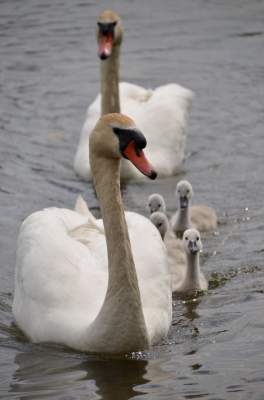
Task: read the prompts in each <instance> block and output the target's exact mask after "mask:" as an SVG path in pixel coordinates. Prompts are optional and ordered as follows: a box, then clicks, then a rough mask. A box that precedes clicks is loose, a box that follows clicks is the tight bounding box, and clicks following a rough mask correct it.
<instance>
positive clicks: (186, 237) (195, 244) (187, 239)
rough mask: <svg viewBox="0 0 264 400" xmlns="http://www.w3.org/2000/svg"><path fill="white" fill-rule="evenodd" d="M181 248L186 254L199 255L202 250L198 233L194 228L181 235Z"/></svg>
mask: <svg viewBox="0 0 264 400" xmlns="http://www.w3.org/2000/svg"><path fill="white" fill-rule="evenodd" d="M183 246H184V250H185V252H186V254H190V255H195V254H197V253H199V252H200V251H201V250H202V248H203V244H202V241H201V235H200V232H198V231H197V229H194V228H191V229H187V230H186V231H185V232H184V234H183Z"/></svg>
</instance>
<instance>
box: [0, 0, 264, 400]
mask: <svg viewBox="0 0 264 400" xmlns="http://www.w3.org/2000/svg"><path fill="white" fill-rule="evenodd" d="M150 3H151V5H150ZM112 6H114V8H115V9H116V11H118V12H119V13H120V14H121V15H122V17H123V20H124V27H125V39H124V43H123V47H122V55H121V70H120V74H121V79H122V80H125V81H128V82H132V83H136V84H139V85H143V86H145V87H156V86H158V85H161V84H163V83H169V82H178V83H179V84H182V85H184V86H186V87H188V88H190V89H192V90H193V91H194V92H195V94H196V97H195V100H194V105H193V109H192V113H191V120H190V133H189V137H188V148H187V152H188V155H189V156H188V157H187V159H186V162H185V164H184V166H183V169H182V172H181V174H179V176H177V177H170V178H165V179H161V180H157V181H155V182H150V181H144V182H139V183H137V182H130V183H128V184H127V185H125V186H124V187H123V197H124V202H125V205H126V208H127V209H131V210H134V211H137V212H140V213H142V214H145V213H146V210H145V204H146V199H147V198H148V196H149V195H150V194H151V193H153V192H159V193H162V194H163V195H164V197H165V199H166V203H167V208H168V213H169V214H172V213H173V212H174V211H175V207H176V204H175V198H174V195H173V193H174V190H175V186H176V183H177V181H178V180H179V179H182V178H186V179H188V180H190V181H191V182H192V185H193V187H194V192H195V198H194V200H195V202H197V203H203V204H208V205H211V206H213V207H215V208H216V210H217V212H218V214H219V216H220V222H221V223H220V224H219V229H218V232H217V234H215V235H206V236H203V243H204V254H203V257H202V259H201V263H202V269H203V271H204V273H205V275H206V277H207V278H208V280H209V283H210V285H209V291H208V293H206V294H204V295H199V296H197V297H195V298H194V299H192V298H190V299H180V298H174V299H173V324H172V327H171V330H170V334H169V337H168V339H166V340H164V342H163V343H161V344H160V345H159V346H155V347H154V348H152V349H150V350H149V351H146V352H143V353H140V354H136V355H130V356H128V357H126V358H124V359H113V360H110V359H104V358H99V357H92V356H87V355H84V354H79V353H75V352H70V351H66V350H65V349H62V348H60V347H56V346H53V347H51V346H47V345H32V344H30V343H28V341H27V340H26V339H25V338H24V337H23V336H22V335H21V334H20V332H18V330H17V329H16V328H15V327H14V326H13V325H12V314H11V304H12V293H13V281H14V264H15V247H16V238H17V232H18V229H19V226H20V224H21V222H22V220H23V218H25V216H27V215H28V214H29V213H31V212H32V211H35V210H38V209H41V208H43V207H49V206H59V207H69V208H71V207H72V206H73V204H74V203H75V200H76V194H77V193H82V194H84V196H85V197H86V199H87V200H88V202H89V206H90V207H91V209H92V210H93V211H94V212H95V214H96V216H99V211H98V203H97V199H96V197H95V195H94V191H93V188H92V187H91V185H90V184H87V183H83V182H80V181H79V180H78V179H77V178H76V177H75V175H74V173H73V169H72V162H73V157H74V153H75V150H76V146H77V143H78V140H79V132H80V129H81V126H82V123H83V119H84V115H85V111H86V108H87V105H88V104H89V103H90V102H91V101H92V100H93V98H94V97H95V95H96V94H97V92H98V90H99V61H98V59H97V56H96V43H95V34H94V29H95V25H96V24H95V21H96V17H97V15H98V14H99V12H100V11H101V10H102V9H103V8H105V7H107V8H109V7H112ZM263 13H264V2H263V1H259V0H243V1H241V2H239V5H238V2H237V1H236V0H221V1H210V2H208V1H207V0H197V1H195V2H194V1H192V0H178V1H175V0H167V1H166V2H161V1H159V0H152V1H151V2H148V1H144V0H143V1H141V2H133V1H129V0H122V1H121V0H116V1H115V2H113V4H112V3H111V5H110V3H109V1H106V0H102V1H101V2H100V4H99V2H96V1H94V0H87V1H82V0H65V1H60V0H54V1H53V0H45V1H44V0H38V1H37V2H36V1H32V0H24V1H23V2H22V1H19V0H13V1H9V0H3V1H1V2H0V38H1V40H0V57H1V82H0V109H1V113H0V204H1V218H0V228H1V229H0V246H1V268H0V359H1V365H0V398H1V399H4V400H8V399H16V400H17V399H21V400H22V399H23V400H25V399H30V400H36V399H37V400H40V399H49V400H53V399H54V400H55V399H56V400H80V399H81V400H83V399H85V400H87V399H100V398H102V399H113V400H116V399H121V400H124V399H131V398H137V399H151V400H155V399H166V400H167V399H169V400H172V399H173V400H175V399H176V398H177V399H195V398H196V399H197V398H199V399H208V400H213V399H214V400H216V399H218V400H219V399H221V400H223V399H224V400H233V399H234V400H236V399H252V400H262V398H263V393H264V371H263V365H264V359H263V346H264V339H263V331H264V323H263V308H264V292H263V281H264V272H263V267H264V262H263V214H264V208H263V198H264V175H263V148H264V136H263V93H264V88H263V82H264V80H263V77H264V72H263Z"/></svg>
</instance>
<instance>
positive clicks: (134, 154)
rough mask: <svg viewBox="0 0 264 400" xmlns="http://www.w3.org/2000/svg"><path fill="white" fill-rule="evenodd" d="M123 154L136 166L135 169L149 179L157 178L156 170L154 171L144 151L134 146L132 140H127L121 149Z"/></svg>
mask: <svg viewBox="0 0 264 400" xmlns="http://www.w3.org/2000/svg"><path fill="white" fill-rule="evenodd" d="M123 155H124V156H125V157H126V158H127V159H128V160H130V161H131V162H132V164H134V165H135V167H137V169H138V170H139V171H140V172H142V174H144V175H146V176H147V177H148V178H150V179H156V178H157V175H158V174H157V172H156V171H154V169H153V168H152V165H151V164H150V163H149V161H148V160H147V158H146V156H145V154H144V151H143V150H142V149H139V148H137V147H136V143H135V141H134V140H132V141H131V142H129V144H128V145H127V146H126V148H125V149H124V150H123Z"/></svg>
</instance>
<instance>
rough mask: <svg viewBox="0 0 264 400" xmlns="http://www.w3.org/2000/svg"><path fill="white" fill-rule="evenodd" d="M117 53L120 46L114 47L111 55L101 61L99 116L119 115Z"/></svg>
mask: <svg viewBox="0 0 264 400" xmlns="http://www.w3.org/2000/svg"><path fill="white" fill-rule="evenodd" d="M119 53H120V46H119V45H114V46H113V49H112V54H111V56H110V57H109V58H107V59H106V60H101V114H102V115H104V114H108V113H114V112H115V113H119V112H120V101H119Z"/></svg>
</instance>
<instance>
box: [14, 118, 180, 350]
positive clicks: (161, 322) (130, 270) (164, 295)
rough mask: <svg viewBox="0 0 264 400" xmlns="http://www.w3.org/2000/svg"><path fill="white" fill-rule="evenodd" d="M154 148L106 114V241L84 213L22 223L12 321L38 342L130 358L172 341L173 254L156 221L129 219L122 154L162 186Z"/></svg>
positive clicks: (102, 134)
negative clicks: (150, 153)
mask: <svg viewBox="0 0 264 400" xmlns="http://www.w3.org/2000/svg"><path fill="white" fill-rule="evenodd" d="M145 145H146V140H145V138H144V136H143V135H142V134H141V133H140V131H138V130H137V129H136V128H135V125H134V123H133V121H132V120H131V119H130V118H128V117H125V116H123V115H121V114H110V115H105V116H103V117H102V118H101V119H100V120H99V121H98V123H97V125H96V127H95V128H94V130H93V133H92V135H91V137H90V161H91V169H92V174H93V179H94V186H95V189H96V192H97V196H98V199H99V202H100V206H101V212H102V216H103V223H104V230H105V234H104V231H103V230H102V226H100V223H99V222H98V221H97V220H95V219H94V218H90V217H89V216H86V215H85V212H84V213H83V214H84V215H81V213H79V212H77V211H71V210H67V209H59V208H48V209H45V210H42V211H39V212H35V213H33V214H32V215H30V216H29V217H28V218H27V219H26V220H25V221H24V223H23V224H22V227H21V230H20V233H19V239H18V248H17V261H16V274H15V295H14V303H13V313H14V316H15V320H16V322H17V324H18V326H19V327H20V328H21V329H22V331H23V332H24V333H25V334H26V335H27V337H28V338H29V339H31V340H32V341H33V342H53V343H60V344H63V345H66V346H69V347H72V348H74V349H78V350H81V351H88V352H103V353H124V352H129V351H137V350H140V349H141V350H142V349H145V348H147V347H149V346H150V345H152V344H155V343H157V342H158V341H159V340H160V339H161V338H162V337H164V336H165V335H166V334H167V332H168V329H169V327H170V322H171V313H172V305H171V281H170V275H169V272H168V265H167V257H166V250H165V246H164V244H163V242H162V240H161V238H160V235H159V233H158V232H157V230H156V228H155V227H154V226H153V225H152V223H151V222H150V221H149V220H148V219H147V218H145V217H143V216H141V215H139V214H135V213H126V214H125V213H124V210H123V204H122V199H121V194H120V159H121V154H122V155H123V156H124V157H126V158H128V159H130V160H131V161H132V162H133V163H134V164H135V165H136V166H137V167H138V168H139V169H140V170H141V171H142V172H143V173H144V174H146V175H147V176H149V177H150V178H152V179H154V178H155V176H156V173H155V172H154V171H153V170H152V167H151V166H150V164H149V163H148V161H147V160H146V158H145V156H144V153H143V151H142V148H144V147H145ZM82 209H83V208H82ZM128 231H129V233H128ZM143 235H144V236H145V235H147V236H148V241H147V242H146V241H142V236H143ZM130 243H131V244H130ZM131 248H132V250H131Z"/></svg>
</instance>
